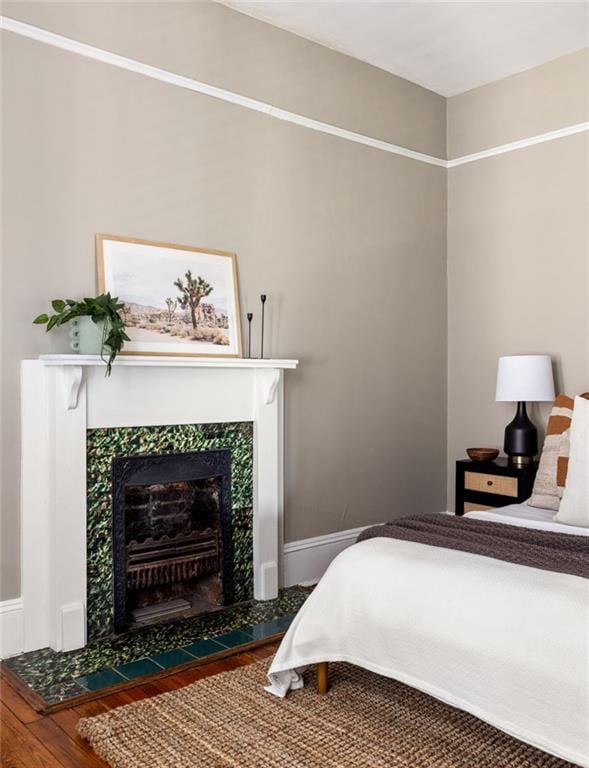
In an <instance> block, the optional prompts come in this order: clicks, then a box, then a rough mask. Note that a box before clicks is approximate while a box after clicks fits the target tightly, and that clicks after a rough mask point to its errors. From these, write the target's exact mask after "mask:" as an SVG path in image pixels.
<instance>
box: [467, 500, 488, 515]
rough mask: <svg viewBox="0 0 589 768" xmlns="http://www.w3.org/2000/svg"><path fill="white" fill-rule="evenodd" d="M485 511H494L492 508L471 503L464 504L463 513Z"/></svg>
mask: <svg viewBox="0 0 589 768" xmlns="http://www.w3.org/2000/svg"><path fill="white" fill-rule="evenodd" d="M486 509H494V507H487V506H486V505H485V504H475V503H474V502H472V501H465V502H464V513H465V514H466V513H467V512H484V511H485V510H486Z"/></svg>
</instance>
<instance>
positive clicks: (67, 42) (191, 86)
mask: <svg viewBox="0 0 589 768" xmlns="http://www.w3.org/2000/svg"><path fill="white" fill-rule="evenodd" d="M0 29H4V30H6V31H7V32H13V33H14V34H16V35H20V36H21V37H26V38H29V39H30V40H36V41H37V42H40V43H45V44H46V45H51V46H53V47H54V48H59V49H61V50H64V51H69V52H70V53H75V54H78V55H79V56H84V57H85V58H88V59H93V60H94V61H101V62H103V63H104V64H110V65H111V66H113V67H118V68H119V69H124V70H127V71H128V72H134V73H135V74H138V75H143V76H144V77H149V78H151V79H153V80H159V81H160V82H162V83H167V84H168V85H174V86H176V87H178V88H184V89H186V90H189V91H193V92H195V93H200V94H203V95H205V96H210V97H211V98H214V99H220V100H221V101H225V102H228V103H230V104H235V105H237V106H240V107H244V108H245V109H250V110H253V111H255V112H261V113H262V114H265V115H268V116H269V117H273V118H275V119H276V120H283V121H285V122H288V123H292V124H293V125H298V126H301V127H302V128H308V129H310V130H313V131H318V132H319V133H324V134H327V135H329V136H335V137H336V138H339V139H344V140H345V141H352V142H354V143H356V144H362V145H364V146H366V147H372V148H373V149H378V150H380V151H382V152H388V153H390V154H393V155H399V156H401V157H406V158H408V159H410V160H416V161H417V162H421V163H427V164H428V165H435V166H438V167H440V168H446V169H451V168H456V167H458V166H460V165H465V164H466V163H474V162H477V161H479V160H484V159H486V158H489V157H494V156H495V155H503V154H505V153H507V152H514V151H516V150H519V149H524V148H525V147H531V146H534V145H535V144H543V143H545V142H548V141H554V140H556V139H561V138H564V137H566V136H573V135H575V134H577V133H583V132H585V131H589V122H585V123H577V124H576V125H570V126H567V127H565V128H559V129H558V130H554V131H549V132H547V133H542V134H539V135H538V136H532V137H530V138H527V139H520V140H519V141H512V142H510V143H508V144H502V145H500V146H497V147H491V148H489V149H485V150H482V151H481V152H474V153H473V154H470V155H464V156H462V157H456V158H453V159H452V160H445V159H443V158H440V157H434V156H433V155H428V154H425V153H423V152H417V151H415V150H413V149H408V148H407V147H402V146H400V145H398V144H392V143H390V142H388V141H383V140H382V139H375V138H373V137H372V136H366V135H365V134H362V133H356V132H355V131H349V130H347V129H345V128H340V127H339V126H336V125H331V124H330V123H324V122H322V121H320V120H314V119H313V118H311V117H306V116H305V115H299V114H297V113H296V112H289V111H288V110H286V109H281V108H280V107H275V106H273V105H272V104H267V103H266V102H263V101H258V100H257V99H252V98H250V97H249V96H242V95H241V94H239V93H234V92H233V91H228V90H225V89H224V88H217V87H216V86H214V85H209V84H208V83H203V82H201V81H200V80H194V79H193V78H190V77H186V76H185V75H179V74H176V73H175V72H169V71H168V70H165V69H160V68H159V67H153V66H151V65H150V64H145V63H143V62H141V61H137V60H136V59H130V58H128V57H126V56H121V55H119V54H118V53H112V52H111V51H105V50H103V49H102V48H96V47H95V46H93V45H89V44H88V43H82V42H80V41H78V40H74V39H72V38H69V37H64V36H63V35H58V34H57V33H55V32H50V31H48V30H46V29H42V28H41V27H35V26H33V25H31V24H26V23H25V22H23V21H17V20H16V19H11V18H9V17H8V16H0Z"/></svg>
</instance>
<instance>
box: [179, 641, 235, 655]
mask: <svg viewBox="0 0 589 768" xmlns="http://www.w3.org/2000/svg"><path fill="white" fill-rule="evenodd" d="M182 650H183V651H186V653H189V654H190V655H191V656H196V658H197V659H201V658H203V656H211V655H212V654H213V653H219V651H226V650H227V649H226V648H225V646H223V645H219V643H216V642H215V641H214V640H199V641H198V642H196V643H192V645H185V646H184V648H182Z"/></svg>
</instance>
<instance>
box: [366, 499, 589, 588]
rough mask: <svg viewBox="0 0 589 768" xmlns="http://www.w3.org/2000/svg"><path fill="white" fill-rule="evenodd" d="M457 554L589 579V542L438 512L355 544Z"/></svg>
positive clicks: (378, 528)
mask: <svg viewBox="0 0 589 768" xmlns="http://www.w3.org/2000/svg"><path fill="white" fill-rule="evenodd" d="M379 536H380V537H382V536H384V537H386V538H390V539H402V540H403V541H415V542H417V543H419V544H428V545H430V546H432V547H444V548H445V549H459V550H462V551H463V552H471V553H472V554H475V555H483V556H484V557H493V558H495V559H496V560H506V561H507V562H508V563H517V564H518V565H527V566H530V567H531V568H540V569H541V570H543V571H556V572H557V573H569V574H572V575H573V576H582V577H583V578H585V579H588V578H589V537H586V536H575V535H571V534H568V533H554V532H553V531H540V530H536V529H534V528H524V527H521V526H517V525H506V524H505V523H492V522H488V521H486V520H472V519H469V518H467V517H455V516H450V515H442V514H439V513H434V514H429V515H420V516H418V517H402V518H400V519H399V520H395V521H393V522H391V523H385V524H384V525H375V526H373V527H372V528H367V529H366V530H365V531H362V533H361V534H360V535H359V536H358V539H357V541H358V542H360V541H365V540H366V539H372V538H376V537H379Z"/></svg>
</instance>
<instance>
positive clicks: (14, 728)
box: [0, 643, 279, 768]
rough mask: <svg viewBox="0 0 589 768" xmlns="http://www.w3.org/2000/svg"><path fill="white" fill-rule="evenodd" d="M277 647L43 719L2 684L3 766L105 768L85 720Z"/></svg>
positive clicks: (0, 757)
mask: <svg viewBox="0 0 589 768" xmlns="http://www.w3.org/2000/svg"><path fill="white" fill-rule="evenodd" d="M278 645H279V644H278V643H270V644H269V645H265V646H263V647H261V648H256V649H254V650H251V651H248V652H246V653H238V654H236V655H235V656H230V657H229V658H227V659H222V660H221V661H216V662H211V663H210V664H204V665H202V666H199V667H194V668H192V669H188V670H184V671H183V672H179V673H177V674H173V673H172V674H170V675H169V676H168V677H164V678H160V679H158V680H154V681H153V682H151V683H144V684H143V685H142V684H141V683H139V684H138V685H137V686H136V687H135V688H130V689H128V690H126V691H122V692H120V693H112V694H110V695H109V696H104V697H103V698H101V699H96V701H90V702H88V703H87V704H80V705H79V706H77V707H72V708H71V709H62V710H61V711H59V712H54V713H53V714H51V715H40V714H39V713H38V712H35V710H34V709H33V708H32V707H31V706H30V705H29V704H28V703H27V702H26V701H25V700H24V699H23V698H22V696H21V695H20V694H19V693H17V691H16V690H15V689H14V688H13V687H12V686H11V685H10V683H8V682H7V681H5V680H2V681H1V682H0V685H1V688H0V692H1V693H0V728H1V731H0V741H1V746H0V765H1V766H2V767H3V768H106V766H107V763H105V762H104V761H103V760H100V758H98V757H97V756H96V755H95V754H94V752H93V751H92V749H91V747H89V746H88V744H87V742H86V741H84V739H82V738H80V736H78V734H77V733H76V725H77V722H78V720H79V719H80V718H81V717H89V716H91V715H98V714H100V713H101V712H106V711H107V710H109V709H113V708H114V707H120V706H121V705H123V704H130V703H131V702H133V701H139V700H140V699H145V698H148V697H150V696H157V695H158V694H159V693H165V692H166V691H173V690H175V689H176V688H182V687H183V686H184V685H189V684H190V683H194V682H195V681H196V680H201V679H202V678H203V677H208V676H209V675H216V674H218V673H219V672H227V671H229V670H231V669H236V668H237V667H241V666H244V665H245V664H251V663H252V662H254V661H257V660H258V659H264V658H266V657H268V656H271V655H272V654H273V653H274V652H275V651H276V649H277V648H278Z"/></svg>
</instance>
